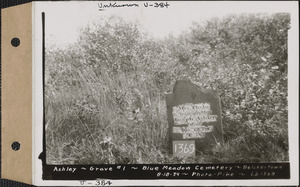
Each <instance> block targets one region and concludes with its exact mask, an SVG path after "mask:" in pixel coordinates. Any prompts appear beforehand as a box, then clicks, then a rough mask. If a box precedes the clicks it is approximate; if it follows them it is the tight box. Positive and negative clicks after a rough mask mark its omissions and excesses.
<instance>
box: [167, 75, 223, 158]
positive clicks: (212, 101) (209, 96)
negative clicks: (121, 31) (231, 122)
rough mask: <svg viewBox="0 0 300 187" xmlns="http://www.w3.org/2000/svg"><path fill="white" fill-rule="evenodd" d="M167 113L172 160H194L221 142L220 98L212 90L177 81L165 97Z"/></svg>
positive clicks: (184, 81)
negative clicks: (198, 154) (191, 157)
mask: <svg viewBox="0 0 300 187" xmlns="http://www.w3.org/2000/svg"><path fill="white" fill-rule="evenodd" d="M167 113H168V123H169V131H170V132H169V133H170V140H171V142H172V153H173V155H174V156H179V157H181V156H193V155H195V153H196V152H197V151H204V150H206V149H207V148H208V147H211V145H213V144H216V142H220V141H222V140H223V137H222V136H223V133H222V119H221V106H220V98H219V96H218V93H217V92H216V91H215V90H211V89H203V88H200V87H199V86H197V85H195V84H193V83H192V82H191V81H190V80H179V81H177V82H176V83H175V85H174V88H173V93H172V94H168V95H167ZM193 145H194V148H195V149H194V150H193ZM192 150H193V151H192Z"/></svg>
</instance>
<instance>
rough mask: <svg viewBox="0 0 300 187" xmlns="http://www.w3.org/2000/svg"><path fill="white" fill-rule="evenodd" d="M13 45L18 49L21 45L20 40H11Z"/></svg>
mask: <svg viewBox="0 0 300 187" xmlns="http://www.w3.org/2000/svg"><path fill="white" fill-rule="evenodd" d="M11 45H12V46H14V47H18V46H19V45H20V39H19V38H13V39H12V40H11Z"/></svg>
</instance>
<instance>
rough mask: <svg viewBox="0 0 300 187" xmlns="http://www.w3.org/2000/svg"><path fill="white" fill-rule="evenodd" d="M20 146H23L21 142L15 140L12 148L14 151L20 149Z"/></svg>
mask: <svg viewBox="0 0 300 187" xmlns="http://www.w3.org/2000/svg"><path fill="white" fill-rule="evenodd" d="M20 147H21V144H20V143H19V142H14V143H12V144H11V148H12V150H14V151H18V150H19V149H20Z"/></svg>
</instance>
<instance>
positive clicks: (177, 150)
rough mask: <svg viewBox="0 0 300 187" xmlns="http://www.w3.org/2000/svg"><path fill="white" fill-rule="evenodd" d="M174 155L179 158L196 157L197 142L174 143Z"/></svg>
mask: <svg viewBox="0 0 300 187" xmlns="http://www.w3.org/2000/svg"><path fill="white" fill-rule="evenodd" d="M173 155H174V156H178V157H183V156H195V155H196V146H195V141H173Z"/></svg>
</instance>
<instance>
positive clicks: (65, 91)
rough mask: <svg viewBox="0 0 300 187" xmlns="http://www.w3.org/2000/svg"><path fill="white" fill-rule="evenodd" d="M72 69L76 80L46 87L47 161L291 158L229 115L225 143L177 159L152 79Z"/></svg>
mask: <svg viewBox="0 0 300 187" xmlns="http://www.w3.org/2000/svg"><path fill="white" fill-rule="evenodd" d="M49 66H51V64H50V65H49ZM70 72H72V74H70V75H68V77H72V81H69V80H68V79H63V80H61V82H60V83H57V84H56V85H55V86H54V85H50V83H49V82H48V83H49V84H48V85H47V87H46V94H45V100H46V105H45V106H46V108H45V110H46V116H45V119H46V145H47V149H46V150H47V154H46V155H47V163H48V164H117V163H118V164H139V163H140V164H142V163H143V164H154V163H155V164H161V163H232V162H270V161H273V162H274V161H275V162H276V161H285V160H288V154H287V150H284V148H281V147H280V146H278V144H277V143H276V142H265V141H266V140H268V139H267V138H266V136H267V135H262V134H258V131H257V130H255V129H251V128H249V127H250V126H247V125H246V124H239V123H236V122H235V123H233V122H228V121H226V116H225V120H223V121H224V124H223V125H224V138H225V141H224V142H218V143H216V145H215V146H214V147H212V148H211V149H210V150H208V151H205V152H199V153H198V155H197V156H196V158H176V157H173V156H172V155H171V154H170V152H169V144H170V142H169V135H168V123H167V114H166V108H167V107H166V101H165V96H164V94H163V93H162V92H161V91H159V89H158V88H157V87H156V85H155V84H154V83H153V82H151V80H150V81H145V82H143V83H142V82H137V81H135V80H134V79H132V77H130V76H128V75H127V76H126V75H125V74H120V75H119V78H116V79H112V78H109V76H108V75H106V74H105V72H103V74H102V76H101V77H100V76H98V75H96V74H95V72H94V70H93V69H92V68H88V67H86V68H73V69H71V71H70ZM47 76H49V74H46V77H47ZM47 80H51V77H47ZM74 80H75V82H74ZM170 86H172V85H170ZM137 111H138V112H137ZM223 118H224V116H223ZM242 125H244V126H242ZM279 130H280V129H279ZM281 130H282V129H281ZM255 132H256V134H253V133H255ZM249 133H250V134H251V133H252V134H251V135H250V134H249ZM282 136H285V134H284V132H283V134H282ZM259 138H260V139H261V140H260V142H258V141H257V140H258V139H259Z"/></svg>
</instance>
